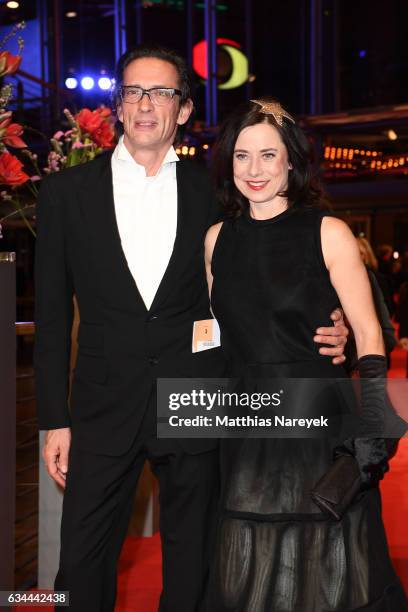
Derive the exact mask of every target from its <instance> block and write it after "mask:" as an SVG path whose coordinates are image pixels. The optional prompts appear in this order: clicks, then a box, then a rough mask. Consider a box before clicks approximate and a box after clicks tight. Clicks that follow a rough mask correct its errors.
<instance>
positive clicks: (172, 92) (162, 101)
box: [120, 85, 181, 106]
mask: <svg viewBox="0 0 408 612" xmlns="http://www.w3.org/2000/svg"><path fill="white" fill-rule="evenodd" d="M145 94H146V95H147V96H149V100H150V102H152V104H155V105H157V106H166V105H167V104H169V103H170V102H171V100H172V99H173V98H174V96H181V90H180V89H174V87H151V88H150V89H143V87H136V86H134V85H122V87H121V88H120V97H121V99H122V101H123V102H129V103H130V104H136V102H140V100H141V99H142V98H143V96H144V95H145Z"/></svg>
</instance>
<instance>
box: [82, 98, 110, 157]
mask: <svg viewBox="0 0 408 612" xmlns="http://www.w3.org/2000/svg"><path fill="white" fill-rule="evenodd" d="M110 115H111V111H110V109H109V108H97V109H96V110H94V111H90V110H89V108H83V109H82V110H81V111H79V113H78V114H77V115H75V119H76V121H77V122H78V125H79V127H80V128H81V130H82V132H86V133H87V134H89V136H90V137H91V138H92V140H93V141H94V142H95V143H96V144H97V145H98V146H100V147H102V148H103V149H111V148H112V147H114V146H115V142H114V132H113V127H112V123H111V121H110V120H109V118H110Z"/></svg>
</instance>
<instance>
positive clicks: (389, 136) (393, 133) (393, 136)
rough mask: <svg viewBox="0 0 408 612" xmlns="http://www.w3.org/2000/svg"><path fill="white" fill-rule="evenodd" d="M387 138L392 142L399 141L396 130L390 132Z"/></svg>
mask: <svg viewBox="0 0 408 612" xmlns="http://www.w3.org/2000/svg"><path fill="white" fill-rule="evenodd" d="M387 136H388V138H389V139H390V140H397V138H398V136H397V133H396V132H394V130H388V132H387Z"/></svg>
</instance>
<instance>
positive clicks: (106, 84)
mask: <svg viewBox="0 0 408 612" xmlns="http://www.w3.org/2000/svg"><path fill="white" fill-rule="evenodd" d="M98 85H99V88H100V89H104V90H107V89H110V88H111V86H112V83H111V80H110V79H109V78H108V77H100V79H99V80H98Z"/></svg>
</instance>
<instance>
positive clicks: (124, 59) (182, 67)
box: [112, 45, 191, 142]
mask: <svg viewBox="0 0 408 612" xmlns="http://www.w3.org/2000/svg"><path fill="white" fill-rule="evenodd" d="M144 58H155V59H159V60H162V61H163V62H168V63H169V64H171V65H172V66H174V67H175V69H176V70H177V75H178V88H179V89H180V90H181V96H180V106H182V105H183V104H185V103H186V102H187V100H188V99H190V98H191V78H190V73H189V69H188V67H187V64H186V61H185V60H184V59H183V58H182V57H181V55H178V53H176V51H173V50H172V49H167V48H166V47H160V46H156V45H141V46H139V47H135V48H134V49H130V50H129V51H126V52H125V53H124V54H123V55H122V56H121V57H120V58H119V60H118V63H117V64H116V69H115V87H114V89H113V91H112V106H113V108H114V110H115V111H116V107H117V106H118V104H120V103H121V99H120V88H121V87H122V85H123V75H124V72H125V69H126V68H127V66H129V64H131V63H132V62H134V61H135V60H138V59H144ZM116 129H117V131H118V132H119V134H122V133H123V127H122V124H121V123H120V121H117V122H116ZM184 130H185V125H179V126H178V128H177V134H176V141H177V142H180V141H181V140H182V136H183V134H184Z"/></svg>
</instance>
